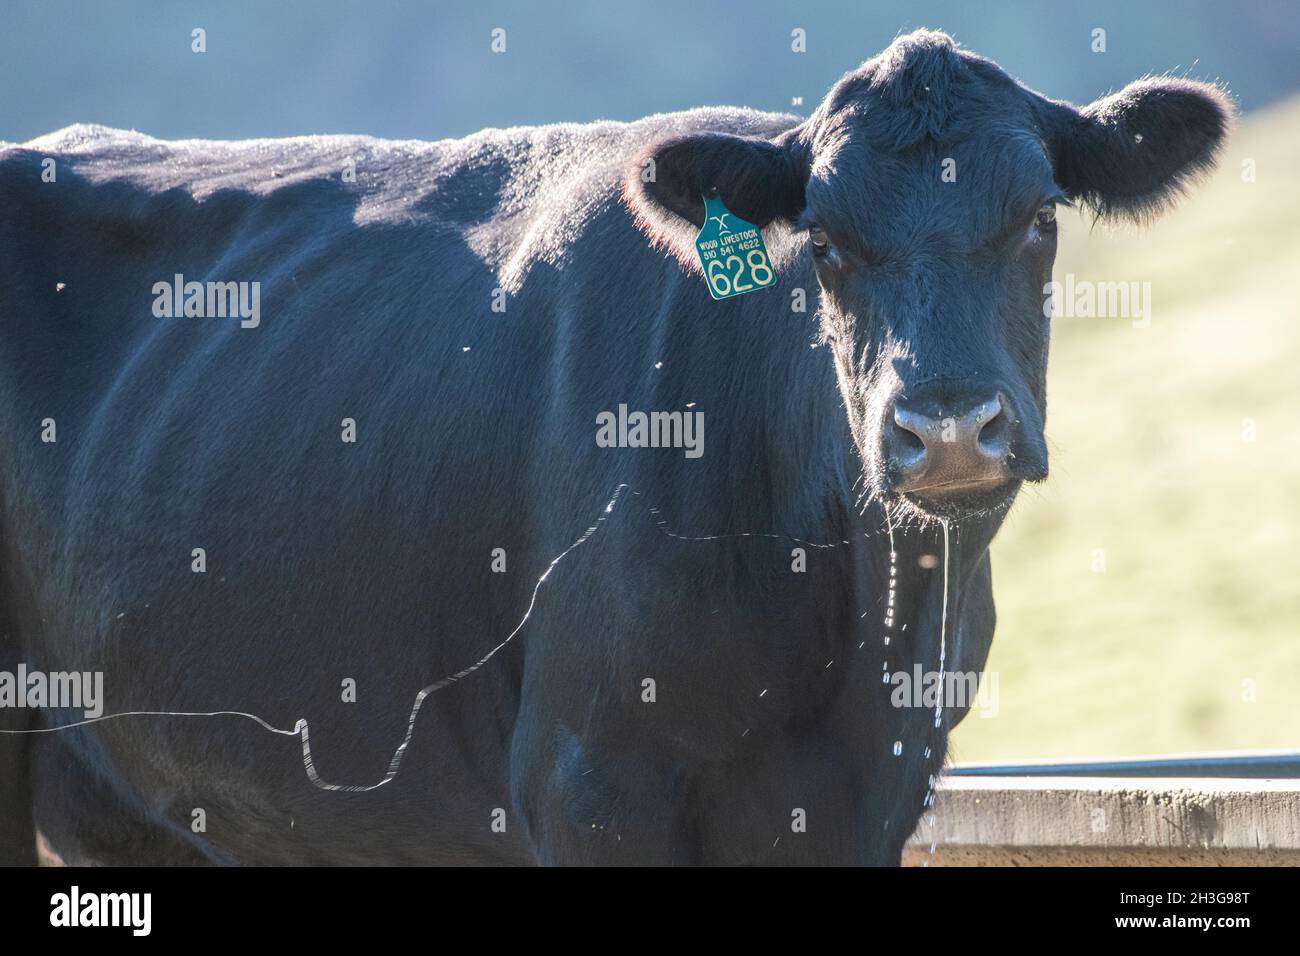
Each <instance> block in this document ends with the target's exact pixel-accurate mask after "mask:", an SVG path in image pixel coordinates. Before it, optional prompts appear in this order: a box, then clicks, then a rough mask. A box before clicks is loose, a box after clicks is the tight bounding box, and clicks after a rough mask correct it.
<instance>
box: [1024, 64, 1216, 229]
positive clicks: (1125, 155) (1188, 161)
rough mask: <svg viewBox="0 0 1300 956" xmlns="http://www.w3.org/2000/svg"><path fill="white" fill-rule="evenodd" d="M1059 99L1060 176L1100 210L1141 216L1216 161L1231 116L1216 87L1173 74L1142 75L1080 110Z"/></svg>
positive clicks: (1158, 208)
mask: <svg viewBox="0 0 1300 956" xmlns="http://www.w3.org/2000/svg"><path fill="white" fill-rule="evenodd" d="M1054 106H1056V107H1058V110H1057V111H1056V116H1055V122H1054V124H1053V125H1054V129H1053V130H1052V131H1051V132H1050V133H1049V142H1050V146H1051V150H1052V162H1053V164H1054V165H1055V167H1056V178H1057V182H1058V183H1059V184H1060V186H1061V187H1062V188H1063V189H1064V190H1065V192H1066V194H1067V195H1068V196H1070V197H1071V198H1072V199H1076V198H1077V199H1079V200H1081V201H1082V202H1084V203H1086V204H1087V205H1089V206H1090V207H1092V209H1093V210H1094V211H1095V212H1096V213H1097V214H1098V215H1100V216H1104V217H1115V216H1125V217H1128V218H1130V219H1133V220H1137V221H1141V220H1146V219H1149V218H1151V217H1153V216H1155V215H1157V214H1159V213H1160V212H1162V211H1163V210H1164V209H1165V208H1166V207H1167V206H1169V205H1170V204H1171V203H1172V202H1173V201H1174V200H1176V199H1177V198H1178V197H1179V196H1180V195H1181V194H1182V192H1183V190H1184V189H1185V188H1186V187H1187V186H1188V184H1189V183H1190V182H1191V181H1192V180H1194V179H1195V178H1196V177H1197V175H1198V174H1200V173H1202V172H1205V171H1207V170H1208V169H1210V168H1211V167H1212V166H1213V165H1214V162H1215V160H1216V158H1217V156H1218V153H1219V150H1220V148H1221V147H1222V146H1223V144H1224V142H1225V141H1226V140H1227V138H1228V132H1229V129H1230V127H1231V125H1232V117H1233V109H1232V102H1231V100H1229V99H1228V97H1227V95H1226V94H1225V93H1224V92H1223V91H1222V90H1220V89H1219V88H1218V87H1215V86H1211V85H1209V84H1208V83H1197V82H1194V81H1192V80H1183V79H1174V78H1170V77H1153V78H1148V79H1144V80H1138V81H1137V82H1135V83H1130V84H1129V85H1128V86H1126V87H1124V89H1122V90H1120V91H1119V92H1118V93H1115V94H1112V95H1111V96H1107V97H1105V98H1103V99H1100V100H1097V101H1096V102H1095V103H1092V104H1091V105H1089V106H1086V107H1084V108H1083V109H1082V110H1076V109H1074V107H1071V106H1068V105H1065V104H1054Z"/></svg>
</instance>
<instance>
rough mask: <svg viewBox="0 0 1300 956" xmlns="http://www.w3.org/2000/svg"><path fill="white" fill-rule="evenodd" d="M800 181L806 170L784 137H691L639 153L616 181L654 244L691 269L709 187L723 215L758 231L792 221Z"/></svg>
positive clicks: (800, 197)
mask: <svg viewBox="0 0 1300 956" xmlns="http://www.w3.org/2000/svg"><path fill="white" fill-rule="evenodd" d="M807 181H808V171H807V164H806V163H805V162H804V161H803V158H802V155H801V154H800V153H799V152H798V151H797V150H795V149H794V148H793V140H792V138H790V137H783V139H782V140H779V141H776V142H773V141H771V140H766V139H758V138H750V137H744V136H732V135H730V134H728V133H693V134H690V135H687V136H673V137H670V138H669V139H665V140H661V141H660V142H658V143H656V144H654V145H653V146H651V147H650V148H649V149H648V150H646V152H645V153H643V154H642V155H641V157H640V158H639V159H638V160H637V161H636V162H635V163H634V164H633V166H632V167H631V168H629V169H628V171H627V173H626V175H625V176H624V180H623V198H624V201H625V202H626V203H627V205H628V207H629V208H630V209H631V210H632V212H633V214H634V215H635V217H636V220H637V225H638V226H640V227H641V229H642V231H644V232H645V233H646V235H647V236H649V237H650V240H651V242H652V243H653V244H654V245H656V246H660V247H664V248H667V249H669V250H670V251H671V252H672V253H673V254H674V255H675V256H676V257H677V258H678V260H680V261H681V262H682V264H683V265H685V266H687V267H688V268H694V269H696V270H698V269H699V262H698V260H697V259H696V256H695V248H694V241H695V235H696V233H697V232H698V230H699V228H700V227H701V226H702V225H704V196H705V195H706V194H711V193H712V190H715V189H716V190H717V192H718V196H719V197H720V198H721V199H722V202H723V203H724V204H725V205H726V207H727V208H728V209H730V210H731V211H732V212H733V213H735V214H736V215H737V216H739V217H740V218H742V219H747V220H749V221H750V222H752V223H754V225H756V226H758V227H760V228H762V227H764V226H767V225H768V224H769V223H771V222H773V221H774V220H776V219H789V220H793V219H795V218H797V217H798V215H799V214H800V213H801V212H802V211H803V207H804V188H805V185H806V184H807ZM692 227H693V228H692Z"/></svg>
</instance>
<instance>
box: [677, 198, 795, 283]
mask: <svg viewBox="0 0 1300 956" xmlns="http://www.w3.org/2000/svg"><path fill="white" fill-rule="evenodd" d="M695 251H696V253H697V254H698V255H699V257H700V267H701V268H703V269H704V278H705V279H706V280H707V283H708V286H709V295H711V296H713V298H715V299H730V298H731V297H732V296H736V295H743V294H744V293H746V292H753V291H754V290H756V289H765V288H767V287H768V286H770V285H772V284H773V283H775V282H776V273H775V272H774V271H773V270H772V263H771V261H770V260H769V259H768V258H767V247H766V246H764V245H763V235H762V233H760V232H759V230H758V227H757V226H756V225H754V224H753V223H752V222H746V221H745V220H744V219H741V218H740V217H739V216H737V215H736V214H735V213H733V212H731V211H729V210H728V209H727V207H726V206H725V205H723V202H722V199H721V197H719V196H717V195H709V196H705V197H704V226H703V228H702V229H700V234H699V235H698V236H696V237H695Z"/></svg>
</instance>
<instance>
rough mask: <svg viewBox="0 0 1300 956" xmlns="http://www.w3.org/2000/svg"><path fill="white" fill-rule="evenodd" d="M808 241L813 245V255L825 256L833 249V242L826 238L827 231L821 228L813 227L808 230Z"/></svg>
mask: <svg viewBox="0 0 1300 956" xmlns="http://www.w3.org/2000/svg"><path fill="white" fill-rule="evenodd" d="M808 241H809V242H810V243H812V250H813V255H815V256H824V255H826V250H827V249H829V248H830V247H831V241H830V239H829V238H827V236H826V230H825V229H823V228H822V227H821V226H813V227H812V228H811V229H809V230H808Z"/></svg>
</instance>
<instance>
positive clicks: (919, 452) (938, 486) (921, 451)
mask: <svg viewBox="0 0 1300 956" xmlns="http://www.w3.org/2000/svg"><path fill="white" fill-rule="evenodd" d="M893 417H894V422H893V428H891V429H890V430H889V432H890V434H889V437H888V439H887V442H886V453H887V455H888V457H889V459H890V465H891V471H892V472H893V474H894V476H895V480H894V490H895V491H900V492H912V491H925V490H932V491H933V492H934V493H936V494H942V493H943V492H944V491H960V490H961V488H962V486H964V485H975V484H982V483H986V482H997V481H1004V480H1006V479H1007V478H1009V477H1010V474H1011V473H1010V471H1009V470H1008V467H1007V465H1008V459H1009V458H1010V452H1011V426H1010V418H1011V415H1010V409H1009V407H1008V402H1007V400H1006V398H1005V397H1004V396H1002V395H1001V394H995V395H993V396H991V397H988V398H985V399H983V400H975V401H970V402H966V403H963V404H962V405H961V406H960V407H936V406H934V404H933V403H928V407H926V408H925V409H922V408H921V407H920V406H919V405H918V404H910V403H908V402H907V401H906V400H905V399H902V398H900V399H899V400H898V402H897V403H895V405H894V416H893Z"/></svg>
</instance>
